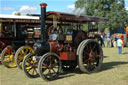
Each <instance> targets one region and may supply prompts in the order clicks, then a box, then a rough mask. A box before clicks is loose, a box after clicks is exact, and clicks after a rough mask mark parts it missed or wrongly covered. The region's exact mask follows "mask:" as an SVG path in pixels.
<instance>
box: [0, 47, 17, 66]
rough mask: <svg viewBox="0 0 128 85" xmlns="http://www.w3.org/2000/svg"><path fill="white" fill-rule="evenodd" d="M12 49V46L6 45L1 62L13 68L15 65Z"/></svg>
mask: <svg viewBox="0 0 128 85" xmlns="http://www.w3.org/2000/svg"><path fill="white" fill-rule="evenodd" d="M14 54H15V52H14V50H13V48H10V47H7V48H6V50H5V52H4V55H3V56H2V57H3V61H2V62H3V64H4V65H5V66H7V67H10V68H13V67H16V64H15V60H14Z"/></svg>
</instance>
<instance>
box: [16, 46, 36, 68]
mask: <svg viewBox="0 0 128 85" xmlns="http://www.w3.org/2000/svg"><path fill="white" fill-rule="evenodd" d="M29 53H34V50H33V49H32V48H31V47H29V46H22V47H20V48H19V49H18V50H17V51H16V53H15V62H16V65H17V67H18V68H19V69H22V62H23V59H24V57H25V56H26V55H27V54H29Z"/></svg>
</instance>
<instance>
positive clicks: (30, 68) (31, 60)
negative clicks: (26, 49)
mask: <svg viewBox="0 0 128 85" xmlns="http://www.w3.org/2000/svg"><path fill="white" fill-rule="evenodd" d="M37 67H38V61H37V60H36V57H35V54H33V53H30V54H28V55H27V56H26V57H25V58H24V60H23V63H22V69H23V71H24V73H25V74H26V75H27V76H28V77H29V78H37V77H39V74H38V69H37Z"/></svg>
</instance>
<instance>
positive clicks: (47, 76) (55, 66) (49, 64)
mask: <svg viewBox="0 0 128 85" xmlns="http://www.w3.org/2000/svg"><path fill="white" fill-rule="evenodd" d="M61 68H62V63H61V61H60V59H59V56H58V55H57V54H55V53H50V52H49V53H46V54H44V55H43V56H42V57H41V59H40V61H39V64H38V70H39V75H40V77H41V78H43V79H44V80H46V81H51V80H54V79H56V78H57V77H58V76H59V74H60V72H61Z"/></svg>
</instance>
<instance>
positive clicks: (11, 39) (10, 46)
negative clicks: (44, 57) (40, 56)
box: [0, 15, 40, 68]
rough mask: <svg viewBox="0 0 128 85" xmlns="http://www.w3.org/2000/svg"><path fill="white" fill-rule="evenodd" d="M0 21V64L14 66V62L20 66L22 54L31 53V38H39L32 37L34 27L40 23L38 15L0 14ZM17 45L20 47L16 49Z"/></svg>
mask: <svg viewBox="0 0 128 85" xmlns="http://www.w3.org/2000/svg"><path fill="white" fill-rule="evenodd" d="M0 21H1V23H0V43H1V44H0V45H1V61H2V64H3V65H4V66H6V67H9V68H10V67H16V64H17V65H18V67H20V65H21V64H20V62H22V60H23V58H22V56H25V55H26V54H28V53H30V52H32V53H33V49H32V48H31V47H30V46H32V45H33V43H34V41H33V40H35V39H39V37H34V34H35V31H34V28H35V27H37V26H38V25H39V23H40V21H39V17H32V16H14V15H0ZM24 45H27V46H24ZM21 46H23V47H21ZM19 47H21V48H20V50H18V51H17V49H18V48H19ZM15 54H16V55H15Z"/></svg>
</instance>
